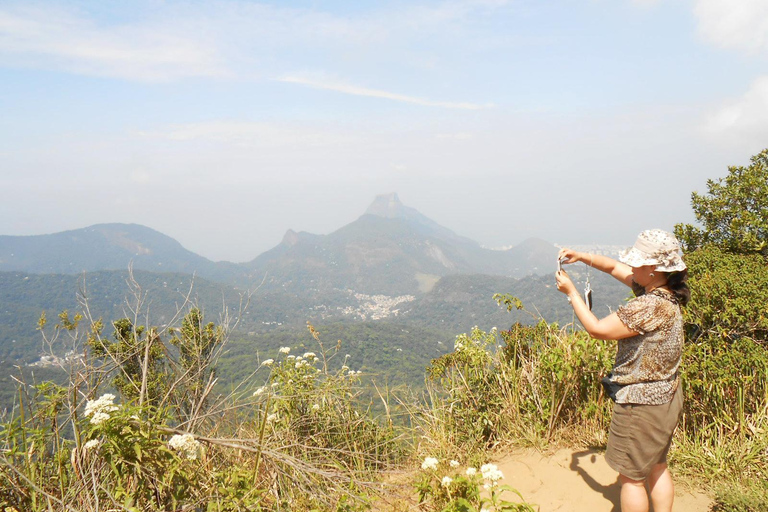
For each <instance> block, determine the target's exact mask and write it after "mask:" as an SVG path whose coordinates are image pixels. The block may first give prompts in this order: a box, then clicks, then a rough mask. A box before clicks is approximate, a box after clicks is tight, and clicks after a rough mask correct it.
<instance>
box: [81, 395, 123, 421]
mask: <svg viewBox="0 0 768 512" xmlns="http://www.w3.org/2000/svg"><path fill="white" fill-rule="evenodd" d="M114 400H115V395H112V394H110V393H107V394H105V395H101V396H100V397H99V398H98V399H97V400H88V402H86V404H85V416H86V417H88V416H90V418H91V419H90V422H91V424H92V425H100V424H102V423H104V422H105V421H107V420H108V419H109V417H110V416H109V413H110V412H114V411H116V410H117V409H118V407H117V406H116V405H114Z"/></svg>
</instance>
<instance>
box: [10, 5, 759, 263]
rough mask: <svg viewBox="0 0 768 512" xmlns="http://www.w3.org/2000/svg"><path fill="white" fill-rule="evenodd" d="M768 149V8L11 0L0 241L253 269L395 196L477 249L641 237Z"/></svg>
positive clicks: (684, 213)
mask: <svg viewBox="0 0 768 512" xmlns="http://www.w3.org/2000/svg"><path fill="white" fill-rule="evenodd" d="M766 147H768V1H766V0H551V1H540V0H509V1H504V0H447V1H421V0H408V1H406V0H403V1H391V2H383V1H366V0H354V1H327V2H322V1H315V0H296V1H288V0H284V1H261V2H259V1H245V0H228V1H218V0H215V1H202V0H188V1H176V0H132V1H131V2H115V1H104V0H100V1H84V0H83V1H74V0H71V1H49V2H35V1H34V0H32V1H30V0H23V1H18V2H17V1H6V0H0V187H1V188H2V190H3V195H2V200H0V235H38V234H46V233H54V232H60V231H65V230H71V229H78V228H82V227H86V226H90V225H93V224H99V223H108V222H123V223H137V224H142V225H145V226H148V227H150V228H153V229H155V230H157V231H160V232H162V233H164V234H166V235H168V236H170V237H173V238H174V239H176V240H178V241H179V242H180V243H181V244H182V245H183V246H184V247H185V248H187V249H189V250H191V251H194V252H196V253H198V254H200V255H202V256H205V257H207V258H210V259H212V260H215V261H218V260H227V261H235V262H241V261H248V260H251V259H253V258H254V257H256V256H257V255H258V254H260V253H262V252H264V251H266V250H268V249H270V248H272V247H274V246H275V245H277V244H278V243H280V241H281V239H282V237H283V235H284V233H285V232H286V230H288V229H293V230H295V231H307V232H310V233H316V234H328V233H331V232H333V231H335V230H336V229H339V228H340V227H342V226H344V225H346V224H348V223H350V222H352V221H354V220H355V219H357V218H358V217H359V216H360V215H362V214H363V213H364V212H365V210H366V208H367V207H368V206H369V204H370V203H371V202H372V201H373V199H374V198H375V196H376V195H378V194H384V193H391V192H397V193H398V195H399V197H400V199H401V200H402V202H403V203H404V204H406V205H407V206H410V207H413V208H415V209H417V210H419V211H420V212H421V213H423V214H424V215H426V216H427V217H430V218H431V219H433V220H434V221H436V222H438V223H439V224H441V225H443V226H445V227H447V228H450V229H452V230H453V231H455V232H457V233H458V234H460V235H464V236H467V237H470V238H473V239H475V240H477V241H478V242H480V243H481V244H483V245H485V246H487V247H502V246H509V245H514V244H516V243H519V242H521V241H523V240H524V239H525V238H528V237H532V236H533V237H538V238H543V239H545V240H548V241H550V242H553V243H558V244H625V245H630V244H631V243H632V242H633V241H634V238H635V236H636V235H637V233H638V232H639V231H641V230H643V229H649V228H662V229H668V230H671V229H672V228H673V226H674V225H675V224H676V223H679V222H693V221H694V217H693V214H692V211H691V208H690V197H691V193H692V192H693V191H698V192H700V193H701V192H706V182H707V180H708V179H717V178H721V177H724V176H725V175H726V174H727V172H728V166H730V165H748V164H749V158H750V156H752V155H755V154H757V153H759V152H760V151H761V150H762V149H765V148H766Z"/></svg>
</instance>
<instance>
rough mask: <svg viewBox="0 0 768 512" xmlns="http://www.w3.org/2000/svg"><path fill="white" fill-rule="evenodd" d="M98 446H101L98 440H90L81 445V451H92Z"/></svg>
mask: <svg viewBox="0 0 768 512" xmlns="http://www.w3.org/2000/svg"><path fill="white" fill-rule="evenodd" d="M99 445H101V441H100V440H99V439H91V440H90V441H88V442H87V443H85V444H84V445H83V450H84V451H88V450H93V449H96V448H98V447H99Z"/></svg>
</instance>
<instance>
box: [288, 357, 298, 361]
mask: <svg viewBox="0 0 768 512" xmlns="http://www.w3.org/2000/svg"><path fill="white" fill-rule="evenodd" d="M286 359H287V360H288V361H293V360H294V359H296V356H288V357H286Z"/></svg>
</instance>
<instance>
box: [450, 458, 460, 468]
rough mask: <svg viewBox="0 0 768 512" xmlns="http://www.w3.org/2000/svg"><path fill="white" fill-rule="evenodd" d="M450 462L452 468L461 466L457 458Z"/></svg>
mask: <svg viewBox="0 0 768 512" xmlns="http://www.w3.org/2000/svg"><path fill="white" fill-rule="evenodd" d="M449 464H450V466H451V467H452V468H457V467H459V461H457V460H452V461H451V462H450V463H449Z"/></svg>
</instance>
